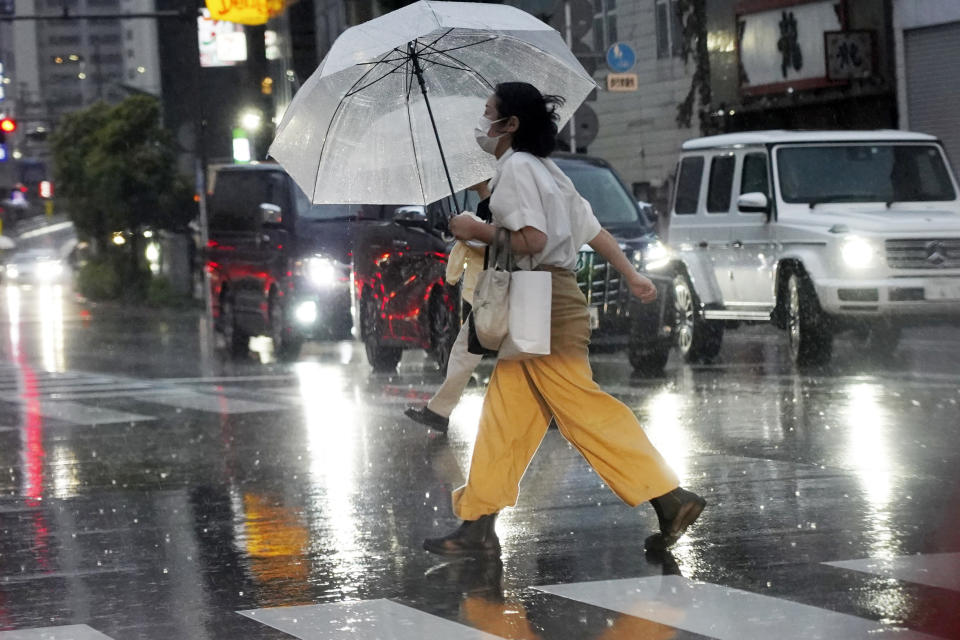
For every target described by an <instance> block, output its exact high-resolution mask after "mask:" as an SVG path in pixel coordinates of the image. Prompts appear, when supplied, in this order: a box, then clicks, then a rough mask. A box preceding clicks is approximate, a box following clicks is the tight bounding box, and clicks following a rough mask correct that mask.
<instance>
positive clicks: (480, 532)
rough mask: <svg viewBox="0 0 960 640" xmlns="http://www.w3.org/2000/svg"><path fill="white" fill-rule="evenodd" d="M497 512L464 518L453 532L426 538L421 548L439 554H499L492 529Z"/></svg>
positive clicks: (498, 543)
mask: <svg viewBox="0 0 960 640" xmlns="http://www.w3.org/2000/svg"><path fill="white" fill-rule="evenodd" d="M496 521H497V514H495V513H491V514H490V515H486V516H481V517H480V518H478V519H477V520H464V521H463V523H462V524H461V525H460V526H459V527H457V528H456V529H455V530H454V531H453V532H451V533H448V534H447V535H445V536H443V537H442V538H427V539H426V540H424V541H423V548H424V549H426V550H427V551H429V552H430V553H436V554H438V555H441V556H499V555H500V539H499V538H498V537H497V532H496V530H495V529H494V524H495V523H496Z"/></svg>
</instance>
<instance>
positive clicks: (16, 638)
mask: <svg viewBox="0 0 960 640" xmlns="http://www.w3.org/2000/svg"><path fill="white" fill-rule="evenodd" d="M0 640H112V639H111V638H110V636H105V635H103V634H102V633H100V632H99V631H97V630H95V629H91V628H90V627H88V626H87V625H85V624H71V625H65V626H62V627H43V628H40V629H21V630H17V631H0Z"/></svg>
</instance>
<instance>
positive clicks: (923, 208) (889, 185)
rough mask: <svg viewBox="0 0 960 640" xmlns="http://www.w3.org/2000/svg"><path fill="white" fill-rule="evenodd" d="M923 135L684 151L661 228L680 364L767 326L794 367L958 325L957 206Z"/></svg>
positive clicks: (800, 137) (734, 138)
mask: <svg viewBox="0 0 960 640" xmlns="http://www.w3.org/2000/svg"><path fill="white" fill-rule="evenodd" d="M957 194H958V191H957V183H956V180H955V174H954V173H953V172H952V171H951V169H950V167H949V164H948V161H947V157H946V155H945V153H944V150H943V147H942V145H941V144H940V142H939V141H938V140H936V139H935V138H933V137H932V136H928V135H924V134H919V133H910V132H905V131H845V132H841V131H806V132H791V131H761V132H753V133H739V134H729V135H720V136H711V137H706V138H699V139H695V140H690V141H688V142H686V143H684V145H683V148H682V153H681V156H680V161H679V165H678V169H677V181H676V188H675V193H674V198H673V203H672V206H671V211H670V217H671V219H670V224H669V231H668V241H669V246H670V248H671V250H672V256H671V260H670V268H671V269H672V271H673V273H674V292H675V299H676V304H677V307H678V327H677V334H678V336H677V342H678V346H679V350H680V352H681V354H682V355H683V357H684V358H685V359H686V360H688V361H701V360H706V359H711V358H713V357H715V356H716V355H717V354H718V352H719V351H720V348H721V343H722V340H723V334H724V330H725V328H730V327H731V326H736V324H738V323H742V322H771V321H772V322H773V323H774V324H775V325H776V326H777V327H779V328H781V329H785V330H787V335H788V336H789V346H790V355H791V357H792V359H793V361H794V362H795V363H797V364H799V365H803V364H816V363H824V362H826V361H828V360H829V359H830V357H831V352H832V351H831V349H832V342H833V337H834V335H835V334H836V333H837V332H839V331H842V330H846V329H855V330H856V331H858V332H859V333H860V334H861V335H863V336H865V337H866V339H867V340H868V341H869V342H870V343H872V346H873V347H874V348H876V349H886V350H888V351H889V350H891V349H893V348H895V345H896V342H897V339H898V337H899V334H900V330H901V329H902V328H903V327H905V326H909V325H923V324H929V323H936V322H953V323H956V321H957V318H958V317H960V200H958V197H957Z"/></svg>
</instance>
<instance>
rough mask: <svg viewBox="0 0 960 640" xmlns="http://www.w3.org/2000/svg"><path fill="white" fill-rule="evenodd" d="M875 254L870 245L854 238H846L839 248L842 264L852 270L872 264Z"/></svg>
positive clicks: (863, 240) (861, 239)
mask: <svg viewBox="0 0 960 640" xmlns="http://www.w3.org/2000/svg"><path fill="white" fill-rule="evenodd" d="M875 253H876V252H875V251H874V249H873V245H872V244H870V243H869V242H867V241H866V240H865V239H863V238H858V237H856V236H852V237H849V238H846V239H845V240H844V241H843V244H842V245H841V247H840V257H842V258H843V263H844V264H845V265H847V266H848V267H850V268H852V269H864V268H866V267H869V266H870V265H871V264H873V258H874V255H875Z"/></svg>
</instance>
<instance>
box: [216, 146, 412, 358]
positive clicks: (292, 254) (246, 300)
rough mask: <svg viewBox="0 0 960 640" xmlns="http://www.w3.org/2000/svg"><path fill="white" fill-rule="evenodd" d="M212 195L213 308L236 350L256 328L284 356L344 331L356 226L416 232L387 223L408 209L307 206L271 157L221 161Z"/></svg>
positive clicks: (349, 326) (348, 333) (349, 324)
mask: <svg viewBox="0 0 960 640" xmlns="http://www.w3.org/2000/svg"><path fill="white" fill-rule="evenodd" d="M209 202H210V207H209V208H210V213H209V236H210V239H209V243H208V246H207V248H206V254H205V258H206V261H207V268H208V270H209V272H210V278H211V294H212V300H213V314H214V320H215V324H216V327H217V329H218V330H219V331H221V332H222V333H223V336H224V338H225V341H226V343H227V346H228V348H229V350H230V351H231V352H232V353H234V354H243V353H247V350H248V343H249V338H250V337H251V336H254V335H261V334H263V335H268V336H270V337H271V338H272V339H273V343H274V351H275V353H276V355H277V356H278V357H279V358H281V359H292V358H295V357H297V355H298V354H299V352H300V349H301V347H302V345H303V343H304V342H305V341H307V340H343V339H350V338H351V337H352V336H353V327H354V322H353V316H354V312H353V304H354V299H355V297H354V290H353V282H354V278H353V263H354V243H355V241H356V238H357V236H358V234H359V230H361V229H362V228H363V227H365V226H369V225H373V226H378V225H383V224H385V225H386V226H388V227H389V228H390V232H389V234H388V235H389V236H390V239H391V241H392V240H396V241H397V242H402V241H403V240H404V238H406V237H408V236H410V235H414V236H416V235H417V232H416V231H414V230H411V229H409V228H408V227H406V226H404V225H402V224H393V223H392V220H393V219H394V217H397V218H399V219H402V218H403V216H404V215H407V213H406V212H408V211H409V209H407V208H405V207H396V206H388V205H340V204H334V205H324V204H320V205H317V204H311V203H310V201H309V199H308V198H307V196H306V195H305V194H304V193H303V191H302V190H301V189H300V188H299V187H298V186H297V185H296V184H295V183H294V182H293V179H292V178H291V177H290V176H289V175H288V174H287V173H286V172H285V171H284V170H283V169H282V168H280V166H279V165H276V164H272V163H263V164H251V165H231V166H225V167H221V168H219V169H217V170H216V171H215V173H214V175H213V180H212V184H211V196H210V200H209ZM398 210H399V211H400V213H399V214H398V213H397V211H398ZM421 210H422V208H421Z"/></svg>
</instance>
